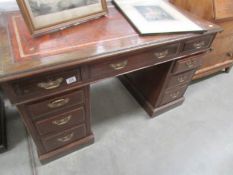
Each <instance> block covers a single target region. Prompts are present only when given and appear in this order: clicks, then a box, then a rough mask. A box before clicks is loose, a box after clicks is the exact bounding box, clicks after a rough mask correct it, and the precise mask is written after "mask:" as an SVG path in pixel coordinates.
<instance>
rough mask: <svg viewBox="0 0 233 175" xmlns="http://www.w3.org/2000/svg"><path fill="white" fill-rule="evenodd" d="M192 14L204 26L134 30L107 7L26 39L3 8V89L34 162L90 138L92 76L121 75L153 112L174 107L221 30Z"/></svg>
mask: <svg viewBox="0 0 233 175" xmlns="http://www.w3.org/2000/svg"><path fill="white" fill-rule="evenodd" d="M191 20H193V21H194V22H198V23H199V24H200V26H201V27H203V28H204V29H206V30H207V32H205V33H203V34H194V33H187V34H174V35H157V36H139V35H138V33H137V32H136V31H135V30H134V28H133V27H132V26H131V25H130V24H129V23H128V21H127V20H126V19H125V18H124V17H123V16H122V15H121V14H120V13H119V12H118V11H117V10H116V9H115V8H114V7H112V6H111V7H109V14H108V17H105V18H101V19H98V20H94V21H90V22H87V23H84V24H82V25H80V26H76V27H73V28H69V29H67V30H64V31H60V32H57V33H54V34H50V35H45V36H43V37H40V38H32V37H31V36H30V34H29V32H28V30H27V28H26V25H25V23H24V21H23V18H22V16H21V15H20V13H19V12H9V13H5V14H2V15H1V16H0V36H1V40H0V50H1V51H2V52H0V57H1V59H0V65H4V66H0V83H1V87H2V88H3V90H4V92H5V93H6V95H7V97H9V99H10V100H11V102H12V103H13V104H15V105H16V106H17V108H18V111H19V113H20V114H21V118H22V120H23V122H24V124H25V126H26V128H27V129H28V132H29V133H30V134H31V136H32V138H33V140H34V142H35V144H36V146H37V150H38V154H39V158H40V160H41V161H42V162H47V161H50V160H53V159H55V158H57V157H60V156H63V155H65V154H68V153H69V152H71V151H74V150H76V149H78V148H81V147H83V146H85V145H88V144H91V143H93V141H94V136H93V134H92V131H91V124H90V84H92V83H94V82H96V81H99V80H103V79H105V78H111V77H116V76H119V75H126V76H125V79H126V80H128V82H129V83H128V85H129V86H128V87H129V89H130V87H131V89H133V90H132V93H134V92H137V95H136V98H137V99H138V97H139V96H140V97H142V98H141V99H140V100H139V102H140V103H141V104H142V105H143V106H144V107H145V109H146V108H148V109H146V110H147V112H148V113H149V114H150V115H151V116H153V117H154V116H156V115H158V114H159V113H162V112H165V111H167V110H168V109H171V108H174V107H175V106H177V105H180V104H181V103H182V102H183V99H184V98H183V95H184V93H185V91H186V89H187V87H188V84H189V82H190V80H191V78H192V76H193V73H194V71H195V69H196V68H197V67H198V66H200V64H201V59H202V54H204V53H206V52H208V51H209V49H210V46H211V44H212V41H213V40H214V38H215V35H216V33H217V32H219V31H221V28H219V27H218V26H217V25H213V24H212V23H209V22H206V21H204V20H200V19H197V18H191ZM132 72H134V73H132ZM128 73H130V74H128ZM127 74H128V75H127ZM141 77H142V78H141ZM125 82H126V83H127V81H125ZM125 82H124V83H125ZM126 83H125V85H126ZM113 95H114V94H113ZM94 115H95V114H93V117H95V116H94Z"/></svg>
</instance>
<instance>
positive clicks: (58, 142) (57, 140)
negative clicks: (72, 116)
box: [42, 124, 86, 151]
mask: <svg viewBox="0 0 233 175" xmlns="http://www.w3.org/2000/svg"><path fill="white" fill-rule="evenodd" d="M85 136H86V127H85V125H84V124H83V125H80V126H77V127H75V128H72V129H69V130H66V131H64V132H62V133H58V134H56V135H52V136H49V137H46V138H42V142H43V145H44V147H45V149H46V151H52V150H54V149H56V148H59V147H62V146H65V145H67V144H70V143H72V142H74V141H76V140H79V139H81V138H83V137H85Z"/></svg>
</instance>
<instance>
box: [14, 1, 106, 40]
mask: <svg viewBox="0 0 233 175" xmlns="http://www.w3.org/2000/svg"><path fill="white" fill-rule="evenodd" d="M17 3H18V5H19V8H20V10H21V13H22V15H23V17H24V20H25V22H26V24H27V26H28V28H29V31H30V33H31V34H32V35H33V36H39V35H42V34H46V33H49V32H54V31H57V30H61V29H64V28H66V27H69V26H72V25H78V24H80V23H82V22H85V21H87V20H90V19H94V18H98V17H100V16H103V15H105V14H106V13H107V4H106V0H17Z"/></svg>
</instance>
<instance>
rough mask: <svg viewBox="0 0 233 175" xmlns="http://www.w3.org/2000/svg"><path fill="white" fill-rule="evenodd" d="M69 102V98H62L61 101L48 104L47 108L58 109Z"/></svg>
mask: <svg viewBox="0 0 233 175" xmlns="http://www.w3.org/2000/svg"><path fill="white" fill-rule="evenodd" d="M69 101H70V99H69V98H62V99H58V100H54V101H52V102H50V103H49V104H48V107H49V108H59V107H62V106H64V105H66V104H67V103H69Z"/></svg>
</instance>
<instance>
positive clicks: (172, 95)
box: [170, 91, 180, 99]
mask: <svg viewBox="0 0 233 175" xmlns="http://www.w3.org/2000/svg"><path fill="white" fill-rule="evenodd" d="M179 94H180V92H179V91H177V92H174V93H171V94H170V97H171V98H172V99H175V98H177V97H178V95H179Z"/></svg>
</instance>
